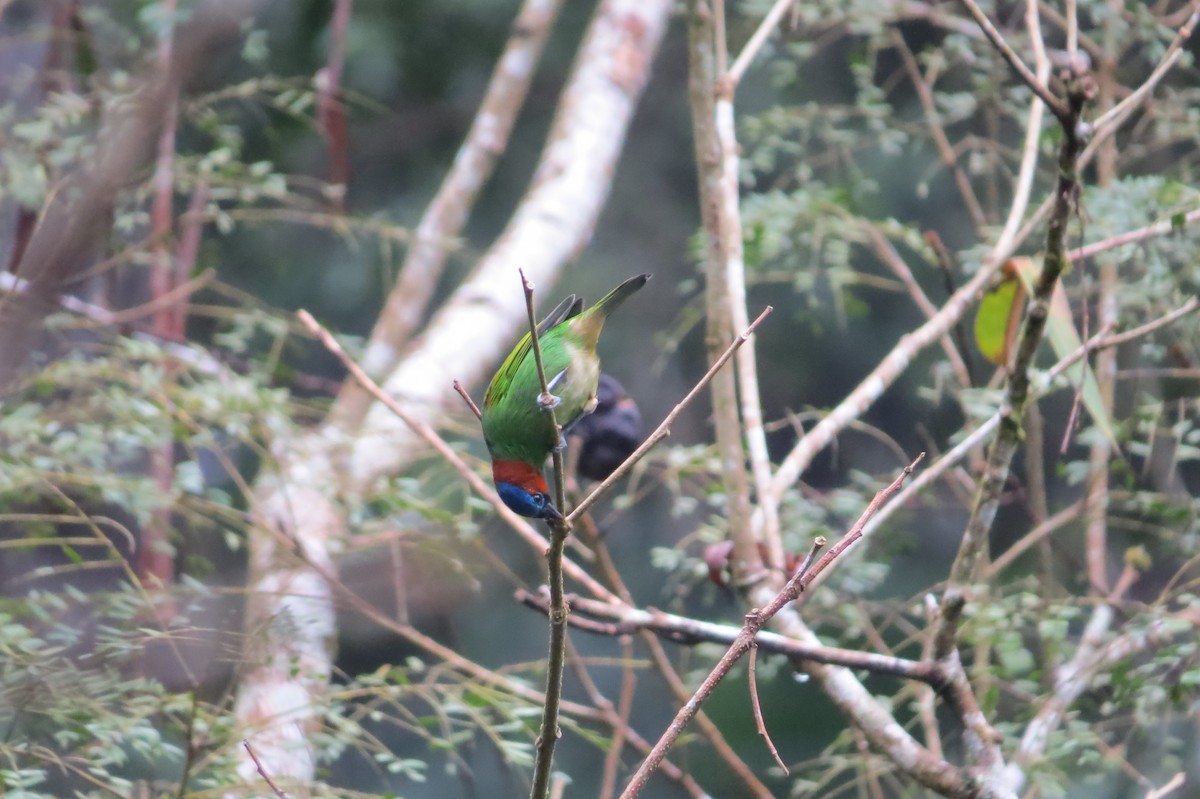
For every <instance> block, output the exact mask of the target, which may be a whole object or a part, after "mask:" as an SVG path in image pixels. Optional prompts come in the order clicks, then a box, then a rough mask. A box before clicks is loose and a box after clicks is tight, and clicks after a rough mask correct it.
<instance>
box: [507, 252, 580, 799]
mask: <svg viewBox="0 0 1200 799" xmlns="http://www.w3.org/2000/svg"><path fill="white" fill-rule="evenodd" d="M519 274H520V276H521V287H522V289H523V290H524V292H525V311H526V315H527V316H528V320H529V344H530V349H531V350H532V351H533V362H534V364H535V365H536V366H537V376H538V383H539V385H540V386H541V389H542V390H541V394H540V395H539V396H538V398H537V403H538V409H539V410H540V411H541V412H543V413H545V414H547V416H548V417H549V419H550V424H551V426H553V428H554V430H555V433H556V435H557V437H558V438H559V439H561V438H562V427H561V426H560V425H559V424H558V419H557V418H556V417H555V415H554V405H553V404H552V403H553V397H552V396H551V394H550V387H549V384H548V383H547V382H546V367H545V365H544V364H543V363H542V345H541V342H540V341H538V329H537V317H536V316H535V315H534V310H533V289H534V286H533V282H532V281H530V280H529V279H527V278H526V277H525V273H524V272H519ZM551 458H552V459H553V463H554V505H555V507H556V508H558V509H559V512H560V513H561V512H562V510H563V509H564V508H565V507H566V480H565V478H564V476H563V457H562V450H561V449H559V448H557V447H556V448H555V449H554V450H553V452H552V454H551ZM546 524H547V526H548V527H549V528H550V546H549V548H548V549H547V550H546V572H547V577H546V582H547V583H548V584H549V586H550V612H549V613H548V614H547V616H548V617H549V619H550V651H549V654H548V655H547V658H546V703H545V705H544V706H543V707H542V728H541V732H540V733H538V738H537V742H536V744H535V745H534V750H535V751H536V753H537V754H536V760H535V762H534V767H533V786H532V787H531V788H530V791H529V796H530V799H545V797H546V796H547V794H548V792H549V790H550V782H551V780H550V778H551V774H552V773H553V766H554V748H555V746H556V745H557V744H558V738H559V735H560V734H561V733H560V731H559V729H558V716H559V709H560V708H559V705H560V702H561V700H562V685H563V670H564V668H565V666H566V659H567V614H568V613H570V609H569V608H568V607H567V601H566V594H565V591H564V590H563V551H564V550H565V549H566V545H567V537H568V536H569V535H570V534H571V522H570V520H568V519H563V518H558V519H547V520H546Z"/></svg>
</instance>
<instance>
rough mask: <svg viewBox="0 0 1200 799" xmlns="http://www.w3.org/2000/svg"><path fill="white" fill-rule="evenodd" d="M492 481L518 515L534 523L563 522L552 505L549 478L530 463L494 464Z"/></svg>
mask: <svg viewBox="0 0 1200 799" xmlns="http://www.w3.org/2000/svg"><path fill="white" fill-rule="evenodd" d="M492 479H493V481H494V482H495V483H496V493H498V494H499V495H500V499H502V500H503V501H504V504H505V505H507V506H508V507H509V508H511V509H512V510H513V512H514V513H518V514H520V515H521V516H526V517H528V518H530V519H555V520H559V521H561V520H562V518H563V516H562V514H561V513H559V511H558V508H556V507H554V505H553V504H552V503H551V502H550V494H549V491H548V489H547V486H546V478H544V477H542V473H541V472H540V471H538V470H537V469H535V468H534V467H532V466H530V465H529V464H528V463H525V462H524V461H517V460H503V459H501V460H495V461H492Z"/></svg>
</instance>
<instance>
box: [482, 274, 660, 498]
mask: <svg viewBox="0 0 1200 799" xmlns="http://www.w3.org/2000/svg"><path fill="white" fill-rule="evenodd" d="M649 279H650V275H648V274H643V275H637V276H636V277H631V278H629V279H628V280H626V281H625V282H624V283H622V284H621V285H619V286H617V287H616V288H614V289H613V290H612V291H610V292H609V293H608V294H605V295H604V297H603V298H602V299H601V300H600V301H599V302H597V303H596V304H595V305H593V306H591V307H590V308H588V309H587V310H584V309H583V299H582V298H578V297H576V296H575V295H571V296H569V297H567V298H566V299H564V300H563V301H562V302H560V303H559V304H558V306H557V307H555V309H554V310H553V311H551V312H550V313H549V314H548V315H547V316H546V318H545V319H543V320H542V321H541V322H540V323H539V324H538V326H537V334H538V343H539V345H540V349H541V352H542V364H543V368H544V370H545V373H546V384H547V388H548V389H549V390H550V395H551V397H550V401H549V403H547V404H543V401H542V396H541V395H542V387H541V383H540V381H539V379H538V373H537V364H536V362H535V359H534V356H533V347H532V342H531V339H530V335H529V333H526V334H525V335H524V337H522V338H521V340H520V341H519V342H517V346H516V347H514V348H513V350H512V352H510V353H509V354H508V357H507V358H505V359H504V363H502V364H501V365H500V368H499V369H498V370H497V371H496V374H495V375H494V376H493V377H492V381H491V383H489V384H488V388H487V391H486V392H485V393H484V396H483V408H482V411H481V416H480V422H481V424H482V426H483V439H484V443H485V444H487V448H488V453H489V454H490V455H491V458H492V481H493V482H494V483H495V485H496V492H497V493H498V494H499V495H500V499H501V500H503V502H504V504H505V505H507V506H508V507H509V508H511V509H512V510H513V511H515V512H516V513H518V514H520V515H521V516H526V517H528V518H533V519H546V520H561V519H562V518H563V516H562V513H561V512H560V511H559V509H558V508H556V507H554V504H553V503H552V502H551V500H550V493H549V490H548V488H547V486H546V478H545V477H544V476H543V475H542V468H543V467H544V466H545V464H546V458H548V457H549V456H550V453H551V452H552V451H554V450H555V449H558V448H560V447H561V446H563V442H564V441H565V439H564V437H563V435H562V434H560V432H559V430H558V429H556V428H555V426H554V424H553V423H552V422H551V417H550V413H549V411H550V410H553V411H554V418H555V420H556V421H557V422H558V423H559V425H560V426H561V428H562V430H564V431H566V430H569V428H570V426H571V425H572V424H574V423H575V422H576V421H578V420H579V419H580V418H582V417H583V416H585V415H587V414H589V413H591V412H592V411H593V410H595V408H596V403H597V399H596V390H597V385H598V383H599V380H600V357H599V356H598V355H597V354H596V342H597V341H598V340H599V338H600V331H601V330H603V329H604V322H605V320H606V319H608V316H609V314H611V313H612V312H613V311H615V310H616V309H617V308H618V307H619V306H620V305H621V303H623V302H625V300H627V299H629V297H630V296H631V295H633V294H634V293H635V292H636V291H638V290H639V289H640V288H641V287H642V286H644V285H646V281H647V280H649Z"/></svg>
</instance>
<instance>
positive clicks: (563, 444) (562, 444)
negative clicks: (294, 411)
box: [554, 435, 567, 452]
mask: <svg viewBox="0 0 1200 799" xmlns="http://www.w3.org/2000/svg"><path fill="white" fill-rule="evenodd" d="M566 448H567V437H566V436H563V435H560V436H559V437H558V444H556V445H555V446H554V451H555V452H562V451H563V450H564V449H566Z"/></svg>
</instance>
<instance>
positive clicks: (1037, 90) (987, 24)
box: [959, 0, 1070, 121]
mask: <svg viewBox="0 0 1200 799" xmlns="http://www.w3.org/2000/svg"><path fill="white" fill-rule="evenodd" d="M959 2H960V3H962V4H963V6H964V7H965V8H966V9H967V11H968V12H970V14H971V16H972V17H974V18H975V22H977V23H978V24H979V27H980V29H982V30H983V32H984V33H985V34H986V35H987V37H988V40H989V41H991V43H992V46H993V47H995V48H996V49H997V50H998V51H999V52H1000V55H1002V56H1004V60H1005V61H1007V62H1008V63H1009V66H1011V67H1012V68H1013V71H1014V72H1016V73H1017V76H1018V77H1019V78H1020V79H1021V80H1022V81H1023V82H1024V83H1025V85H1026V86H1028V87H1029V88H1030V89H1032V90H1033V93H1034V94H1036V95H1037V96H1038V97H1039V98H1040V99H1041V101H1042V102H1043V103H1045V104H1046V107H1047V108H1049V109H1050V112H1051V113H1053V114H1054V116H1056V117H1058V119H1059V120H1060V121H1065V120H1066V119H1067V117H1068V115H1069V113H1070V108H1069V107H1068V106H1067V104H1066V103H1064V102H1063V101H1062V100H1060V99H1059V98H1058V97H1055V96H1054V94H1053V93H1052V92H1051V91H1050V89H1048V88H1047V87H1046V85H1045V84H1044V83H1043V82H1042V81H1041V80H1039V79H1038V77H1037V76H1036V75H1034V74H1033V71H1032V70H1030V69H1029V67H1027V66H1025V62H1024V61H1022V60H1021V57H1020V56H1019V55H1017V53H1016V51H1015V50H1013V49H1012V46H1011V45H1009V43H1008V41H1007V40H1006V39H1005V38H1004V35H1003V34H1001V33H1000V31H998V30H996V26H995V25H993V24H992V21H991V20H990V19H988V17H987V14H985V13H983V9H981V8H980V7H979V4H978V3H976V2H975V0H959Z"/></svg>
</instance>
